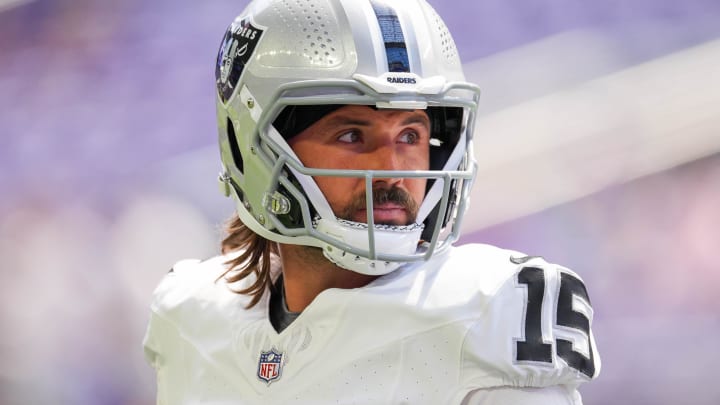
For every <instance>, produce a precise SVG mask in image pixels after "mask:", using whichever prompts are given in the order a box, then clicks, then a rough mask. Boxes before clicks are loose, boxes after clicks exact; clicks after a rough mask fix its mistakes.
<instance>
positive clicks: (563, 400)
mask: <svg viewBox="0 0 720 405" xmlns="http://www.w3.org/2000/svg"><path fill="white" fill-rule="evenodd" d="M494 404H513V405H582V400H581V398H580V395H579V394H578V393H577V391H575V390H574V389H568V388H567V387H564V386H558V385H556V386H552V387H545V388H508V387H499V388H489V389H480V390H475V391H472V392H470V393H469V394H468V395H467V396H466V397H465V399H463V401H462V403H461V405H494Z"/></svg>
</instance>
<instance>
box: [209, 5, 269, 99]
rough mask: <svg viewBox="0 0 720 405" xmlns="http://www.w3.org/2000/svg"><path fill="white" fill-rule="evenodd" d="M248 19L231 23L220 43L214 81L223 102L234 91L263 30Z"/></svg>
mask: <svg viewBox="0 0 720 405" xmlns="http://www.w3.org/2000/svg"><path fill="white" fill-rule="evenodd" d="M250 20H251V19H250V18H249V17H246V18H242V19H240V20H239V22H238V20H236V22H234V23H232V25H230V28H228V30H227V32H226V33H225V37H224V38H223V41H222V43H221V44H220V51H219V52H218V58H217V65H216V66H215V83H216V84H217V89H218V94H220V97H221V98H222V101H223V102H227V100H228V99H229V98H230V97H231V96H232V94H233V92H234V91H235V87H236V86H237V84H238V82H239V81H240V76H241V75H242V73H243V70H244V69H245V65H246V64H247V63H248V61H250V58H251V57H252V55H253V52H255V48H256V47H257V44H258V43H259V42H260V38H262V35H263V32H264V30H263V29H261V27H259V26H256V25H254V24H253V23H252V22H251V21H250ZM263 28H264V27H263Z"/></svg>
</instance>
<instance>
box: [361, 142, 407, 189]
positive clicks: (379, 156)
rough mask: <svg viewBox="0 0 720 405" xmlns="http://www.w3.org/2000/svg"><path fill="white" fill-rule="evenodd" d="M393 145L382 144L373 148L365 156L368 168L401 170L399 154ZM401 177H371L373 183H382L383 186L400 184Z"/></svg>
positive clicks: (401, 164)
mask: <svg viewBox="0 0 720 405" xmlns="http://www.w3.org/2000/svg"><path fill="white" fill-rule="evenodd" d="M393 146H394V145H382V146H380V147H378V148H375V150H373V151H372V152H371V153H369V154H368V156H367V159H368V161H367V166H368V169H369V170H403V169H404V167H403V163H402V158H401V157H400V156H399V154H398V152H397V150H396V149H395V148H394V147H393ZM402 182H403V178H401V177H375V178H373V185H383V184H384V186H385V187H388V188H389V187H392V186H394V185H396V184H401V183H402Z"/></svg>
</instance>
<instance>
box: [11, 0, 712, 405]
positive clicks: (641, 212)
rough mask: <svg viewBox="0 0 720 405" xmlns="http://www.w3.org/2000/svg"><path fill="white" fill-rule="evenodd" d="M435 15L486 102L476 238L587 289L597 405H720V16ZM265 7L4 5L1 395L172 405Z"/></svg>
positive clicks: (666, 5) (471, 237)
mask: <svg viewBox="0 0 720 405" xmlns="http://www.w3.org/2000/svg"><path fill="white" fill-rule="evenodd" d="M430 2H431V3H432V4H433V5H434V6H435V7H436V8H437V9H438V11H439V13H440V14H441V15H442V16H444V18H445V20H446V22H447V24H448V26H449V27H450V29H451V31H452V32H453V33H454V36H455V38H456V42H457V44H458V47H459V50H460V54H461V57H462V59H463V61H464V62H465V64H466V69H467V75H468V77H469V78H470V79H471V80H473V81H476V82H477V83H479V84H480V85H481V87H482V88H483V89H484V94H483V104H482V108H481V119H480V120H479V122H478V132H477V141H476V153H477V158H478V161H479V163H480V175H479V176H478V181H477V182H476V185H475V192H474V194H473V202H472V207H471V213H470V219H469V220H468V222H467V223H466V224H465V227H464V231H465V236H464V240H465V241H480V242H486V243H492V244H497V245H500V246H503V247H508V248H513V249H518V250H522V251H525V252H527V253H530V254H540V255H543V256H545V257H546V258H547V259H548V260H551V261H554V262H558V263H562V264H564V265H567V266H568V267H571V268H573V269H574V270H576V271H577V272H578V273H579V274H580V275H581V276H582V277H583V278H584V279H585V281H586V284H587V285H588V286H589V291H590V297H591V299H592V303H593V306H594V310H595V323H594V330H595V333H596V337H597V343H598V347H599V349H600V351H601V354H602V358H603V371H602V375H601V377H600V379H599V380H598V381H597V382H595V383H593V384H590V385H588V386H587V387H583V389H582V392H583V395H584V397H585V402H586V404H588V405H599V404H633V405H640V404H653V405H664V404H668V405H669V404H676V403H684V404H697V405H711V404H713V405H714V404H718V403H720V384H717V383H716V378H717V371H716V370H717V365H718V364H719V363H720V347H719V345H718V341H720V315H719V313H720V299H719V298H718V292H717V291H718V287H720V269H719V268H718V267H719V265H718V259H717V256H718V246H719V245H720V73H718V72H719V71H718V66H720V41H719V39H718V38H720V2H718V1H716V0H684V1H676V0H634V1H622V0H607V1H602V2H600V1H589V0H584V1H583V0H510V1H508V0H482V1H477V0H467V1H445V2H442V1H439V0H434V1H430ZM246 3H247V2H246V1H229V0H212V1H204V2H190V1H170V0H157V1H152V2H146V1H140V0H125V1H122V2H111V1H103V0H72V1H71V0H54V1H50V0H37V1H22V0H0V331H2V332H1V333H0V403H2V404H50V403H53V404H74V405H84V404H88V405H90V404H93V405H95V404H147V403H152V402H153V398H154V397H153V395H154V386H153V384H154V376H153V373H152V370H151V369H150V368H149V367H148V366H147V365H146V364H145V363H144V361H143V358H142V350H141V339H142V335H143V332H144V328H145V322H146V320H147V315H148V312H147V311H148V310H147V307H148V304H149V299H150V294H151V291H152V289H153V288H154V286H155V285H156V283H157V282H158V280H159V279H160V278H161V277H162V276H163V274H164V273H165V272H166V271H167V270H168V269H169V268H170V267H171V266H172V264H173V263H174V261H176V260H177V259H180V258H186V257H200V258H202V257H207V256H210V255H212V254H214V253H215V252H216V251H217V244H218V240H219V238H220V230H219V229H220V228H219V224H220V223H221V222H222V220H223V219H224V218H226V217H227V216H229V215H230V213H231V210H232V206H231V203H230V201H229V200H225V199H224V198H222V197H221V196H220V194H219V193H218V192H217V187H216V183H215V178H216V176H217V172H218V168H219V164H218V161H217V151H216V146H215V137H216V130H215V124H214V105H213V100H214V98H213V97H214V96H213V76H212V75H213V63H214V58H215V52H216V50H217V46H218V44H219V41H220V38H221V36H222V34H223V31H224V28H225V27H226V26H227V24H228V23H229V22H230V20H231V19H232V17H233V16H234V15H235V14H237V13H238V12H239V11H240V10H241V9H242V8H244V5H245V4H246ZM468 266H469V268H468V271H472V268H470V267H471V264H468Z"/></svg>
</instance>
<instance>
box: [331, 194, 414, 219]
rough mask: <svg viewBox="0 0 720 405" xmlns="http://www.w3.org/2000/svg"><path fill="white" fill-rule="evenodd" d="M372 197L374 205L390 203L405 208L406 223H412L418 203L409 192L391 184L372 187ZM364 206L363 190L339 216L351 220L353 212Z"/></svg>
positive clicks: (365, 197)
mask: <svg viewBox="0 0 720 405" xmlns="http://www.w3.org/2000/svg"><path fill="white" fill-rule="evenodd" d="M372 199H373V205H374V206H376V205H380V204H388V203H392V204H395V205H398V206H400V207H402V208H403V209H405V212H407V215H408V223H407V224H406V225H409V224H411V223H414V222H415V219H416V218H417V214H418V210H419V205H418V203H417V202H416V201H415V199H414V198H412V196H411V195H410V193H408V192H407V191H405V190H403V189H402V188H400V187H398V186H392V187H390V188H386V187H374V188H373V189H372ZM365 208H367V193H366V192H365V191H363V192H361V193H359V194H358V195H357V196H355V197H353V199H352V201H351V202H350V204H349V205H348V206H347V207H345V209H344V210H343V211H342V212H341V215H340V218H342V219H346V220H349V221H352V220H353V219H352V218H353V217H354V215H355V213H356V212H357V211H360V210H364V209H365Z"/></svg>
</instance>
